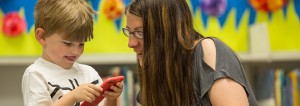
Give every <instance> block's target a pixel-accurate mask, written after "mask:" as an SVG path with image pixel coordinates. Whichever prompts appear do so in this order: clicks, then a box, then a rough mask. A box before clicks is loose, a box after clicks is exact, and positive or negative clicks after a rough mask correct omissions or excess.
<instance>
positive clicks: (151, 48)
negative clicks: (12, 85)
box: [126, 0, 203, 106]
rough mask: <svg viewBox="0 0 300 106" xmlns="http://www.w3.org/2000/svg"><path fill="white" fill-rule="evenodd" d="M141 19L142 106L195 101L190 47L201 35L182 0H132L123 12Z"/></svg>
mask: <svg viewBox="0 0 300 106" xmlns="http://www.w3.org/2000/svg"><path fill="white" fill-rule="evenodd" d="M128 13H130V14H134V15H136V16H139V17H141V18H142V20H143V32H144V59H143V60H144V61H143V67H140V66H139V68H138V69H139V72H138V73H139V81H140V86H141V95H142V105H143V106H190V105H192V104H194V100H195V99H194V92H193V90H194V89H193V81H192V80H193V79H192V78H193V75H192V70H193V68H192V62H193V48H194V42H195V41H196V40H198V39H200V38H202V37H203V36H202V35H200V34H199V33H197V32H196V31H195V29H194V26H193V18H192V15H191V11H190V9H189V7H188V4H187V3H186V1H185V0H133V1H132V2H131V3H130V4H129V5H128V6H127V7H126V14H128Z"/></svg>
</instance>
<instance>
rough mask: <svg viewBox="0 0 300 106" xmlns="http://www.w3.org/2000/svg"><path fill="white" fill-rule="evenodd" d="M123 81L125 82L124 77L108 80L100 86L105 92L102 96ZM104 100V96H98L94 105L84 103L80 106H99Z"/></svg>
mask: <svg viewBox="0 0 300 106" xmlns="http://www.w3.org/2000/svg"><path fill="white" fill-rule="evenodd" d="M123 80H124V76H116V77H110V78H107V79H106V80H105V81H104V82H103V83H102V84H101V86H100V87H102V88H103V92H101V94H103V93H104V91H108V90H110V86H112V85H116V83H117V82H121V81H123ZM104 98H105V97H104V96H98V97H97V98H96V99H95V100H94V101H93V102H92V103H89V102H87V101H84V102H83V103H82V104H81V105H80V106H97V105H98V104H99V103H100V102H101V101H102V100H103V99H104Z"/></svg>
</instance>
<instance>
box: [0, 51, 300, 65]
mask: <svg viewBox="0 0 300 106" xmlns="http://www.w3.org/2000/svg"><path fill="white" fill-rule="evenodd" d="M238 55H239V57H240V59H241V62H280V61H291V62H292V61H300V52H274V53H272V54H270V55H253V54H250V53H238ZM37 58H38V57H0V65H29V64H31V63H33V62H34V60H36V59H37ZM78 62H80V63H84V64H91V65H98V64H102V65H112V64H136V57H135V54H133V53H123V54H122V53H115V54H114V53H110V54H94V55H82V56H81V57H80V58H79V60H78Z"/></svg>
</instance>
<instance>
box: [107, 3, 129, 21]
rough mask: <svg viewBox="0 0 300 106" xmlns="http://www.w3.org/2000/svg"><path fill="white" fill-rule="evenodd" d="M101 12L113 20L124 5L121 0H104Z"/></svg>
mask: <svg viewBox="0 0 300 106" xmlns="http://www.w3.org/2000/svg"><path fill="white" fill-rule="evenodd" d="M103 2H104V5H103V11H102V12H103V13H104V15H105V16H106V17H107V18H108V19H111V20H115V19H118V18H120V17H121V15H122V13H123V11H124V8H125V5H124V3H123V2H122V0H104V1H103Z"/></svg>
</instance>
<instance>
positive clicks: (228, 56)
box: [137, 38, 258, 106]
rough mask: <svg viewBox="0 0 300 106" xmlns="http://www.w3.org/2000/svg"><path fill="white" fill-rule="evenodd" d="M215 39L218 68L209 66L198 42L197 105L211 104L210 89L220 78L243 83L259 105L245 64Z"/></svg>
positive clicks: (251, 101)
mask: <svg viewBox="0 0 300 106" xmlns="http://www.w3.org/2000/svg"><path fill="white" fill-rule="evenodd" d="M210 39H212V40H213V41H214V43H215V47H216V68H215V69H216V70H213V69H212V68H211V67H210V66H208V65H207V64H206V63H205V62H204V60H202V59H203V49H202V45H201V43H198V45H197V47H195V51H194V57H195V58H194V62H193V68H194V71H193V72H194V74H193V75H194V76H193V79H194V80H193V81H194V85H193V86H194V94H195V97H196V98H195V99H196V101H195V102H196V106H211V102H210V100H209V97H208V90H209V89H210V88H211V87H212V85H213V83H214V82H215V81H216V80H218V79H220V78H224V77H227V78H230V79H232V80H234V81H236V82H238V83H239V84H241V85H242V86H243V87H244V89H245V91H246V93H247V96H248V101H249V105H250V106H258V104H257V101H256V99H255V96H254V94H253V92H252V89H251V87H250V84H249V82H248V80H247V78H246V74H245V72H244V69H243V66H242V64H241V63H240V61H239V59H238V57H237V56H236V54H235V53H234V52H233V51H232V50H231V49H230V48H229V47H228V46H226V45H225V44H224V43H223V42H222V41H220V40H218V39H217V38H210ZM137 101H138V102H139V103H141V94H140V92H139V93H138V95H137Z"/></svg>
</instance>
